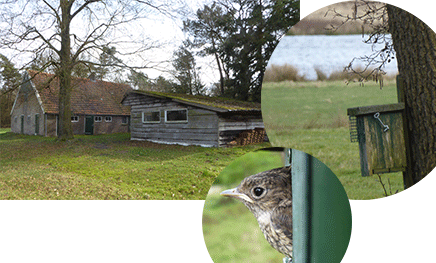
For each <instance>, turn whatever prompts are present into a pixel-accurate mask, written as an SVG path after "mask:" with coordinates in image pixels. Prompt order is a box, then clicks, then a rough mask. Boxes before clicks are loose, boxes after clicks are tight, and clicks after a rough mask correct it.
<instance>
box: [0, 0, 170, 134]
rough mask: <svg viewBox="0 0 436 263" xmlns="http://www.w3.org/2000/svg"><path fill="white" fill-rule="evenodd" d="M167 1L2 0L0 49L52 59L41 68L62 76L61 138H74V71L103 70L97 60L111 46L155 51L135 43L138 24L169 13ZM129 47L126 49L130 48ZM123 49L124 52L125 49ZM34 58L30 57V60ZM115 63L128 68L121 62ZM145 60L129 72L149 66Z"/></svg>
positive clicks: (141, 41)
mask: <svg viewBox="0 0 436 263" xmlns="http://www.w3.org/2000/svg"><path fill="white" fill-rule="evenodd" d="M167 4H169V3H168V2H166V1H164V2H162V1H154V0H114V1H103V0H58V1H56V0H42V1H32V0H19V1H10V0H0V5H1V6H2V11H1V13H0V25H1V28H0V43H1V44H0V47H3V48H9V49H10V50H13V51H15V52H16V54H18V55H19V56H20V59H21V60H27V63H26V64H24V66H29V65H31V64H32V61H33V60H34V59H38V58H41V57H43V56H45V57H46V58H47V57H48V58H49V59H47V60H46V61H45V62H44V64H43V65H42V66H41V70H44V69H47V68H52V69H53V71H54V72H55V76H56V77H58V78H59V82H60V91H59V93H60V94H59V130H58V137H59V138H60V139H63V140H67V139H71V138H72V137H73V132H72V127H71V105H70V100H71V99H70V98H71V90H72V86H71V75H72V72H73V69H74V68H75V67H76V66H78V65H82V66H85V67H90V66H91V65H93V66H104V65H101V64H100V63H99V60H98V59H95V60H93V61H91V60H84V58H92V57H95V58H98V54H101V53H102V52H103V51H104V50H105V49H107V47H108V46H111V47H116V50H117V51H118V50H123V53H121V52H119V53H120V55H129V54H136V55H137V57H139V56H140V54H141V53H142V52H143V51H146V50H149V49H151V48H154V47H156V46H158V45H156V42H153V41H151V40H149V39H148V40H145V41H144V38H139V39H134V36H133V34H132V33H131V32H133V31H136V32H138V27H139V26H140V24H139V23H137V24H136V25H134V27H135V28H134V29H132V27H133V25H132V23H133V22H137V21H140V20H141V19H146V18H147V17H148V16H149V15H150V14H151V13H152V12H162V13H169V10H170V9H169V8H167V7H168V5H167ZM126 44H128V45H127V46H128V48H126ZM121 47H123V48H121ZM29 54H30V55H31V58H27V57H28V56H29ZM117 62H119V63H118V64H117V65H111V66H120V67H121V66H128V65H126V64H124V63H122V61H121V60H120V61H117ZM149 66H150V65H148V64H147V63H146V62H141V64H140V65H136V66H133V65H129V67H130V68H136V69H139V68H146V67H149Z"/></svg>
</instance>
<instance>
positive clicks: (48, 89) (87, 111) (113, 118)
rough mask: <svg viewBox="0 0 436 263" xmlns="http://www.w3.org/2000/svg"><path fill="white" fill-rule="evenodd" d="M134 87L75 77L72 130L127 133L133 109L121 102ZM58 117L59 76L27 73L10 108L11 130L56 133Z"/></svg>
mask: <svg viewBox="0 0 436 263" xmlns="http://www.w3.org/2000/svg"><path fill="white" fill-rule="evenodd" d="M131 90H132V89H131V87H130V86H128V85H125V84H119V83H112V82H106V81H99V80H92V79H85V78H73V80H72V93H71V111H72V112H71V116H72V117H71V122H72V126H73V133H74V134H88V135H93V134H108V133H121V132H128V131H129V119H130V109H129V107H128V106H123V105H122V104H121V103H120V101H121V99H122V98H123V96H124V94H125V93H126V92H128V91H131ZM58 119H59V79H58V78H56V77H55V76H54V75H53V74H48V73H44V72H37V71H32V70H28V71H26V72H24V74H23V82H22V84H21V86H20V87H19V90H18V92H17V96H16V98H15V102H14V105H13V107H12V110H11V131H12V132H14V133H21V134H28V135H43V136H57V129H58Z"/></svg>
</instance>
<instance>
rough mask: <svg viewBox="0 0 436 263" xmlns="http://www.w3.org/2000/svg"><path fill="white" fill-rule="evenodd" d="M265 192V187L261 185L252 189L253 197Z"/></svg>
mask: <svg viewBox="0 0 436 263" xmlns="http://www.w3.org/2000/svg"><path fill="white" fill-rule="evenodd" d="M264 192H265V189H264V188H262V187H255V188H254V189H253V195H254V196H255V197H260V196H261V195H262V194H263V193H264Z"/></svg>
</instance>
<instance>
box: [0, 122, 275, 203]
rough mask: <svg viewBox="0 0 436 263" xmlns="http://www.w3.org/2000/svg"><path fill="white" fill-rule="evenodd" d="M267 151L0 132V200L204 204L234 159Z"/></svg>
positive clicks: (125, 136)
mask: <svg viewBox="0 0 436 263" xmlns="http://www.w3.org/2000/svg"><path fill="white" fill-rule="evenodd" d="M267 146H268V144H264V145H256V146H245V147H234V148H202V147H196V146H188V147H186V146H178V145H161V144H154V143H150V142H142V141H141V142H140V141H130V135H129V134H114V135H101V136H76V137H75V139H74V140H73V141H69V142H59V141H56V139H55V138H45V137H39V136H25V135H16V134H12V133H10V132H8V130H6V129H2V130H0V149H1V152H0V167H1V170H0V199H204V198H205V197H206V194H207V192H208V190H209V188H210V186H211V184H212V182H213V181H214V180H215V178H216V176H217V175H218V174H219V173H220V172H221V171H222V170H223V169H224V168H225V167H226V166H227V165H228V164H230V163H231V162H232V161H233V160H234V159H235V158H237V157H239V156H241V155H244V154H245V153H248V152H250V151H253V150H255V149H258V148H261V147H267Z"/></svg>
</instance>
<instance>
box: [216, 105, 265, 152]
mask: <svg viewBox="0 0 436 263" xmlns="http://www.w3.org/2000/svg"><path fill="white" fill-rule="evenodd" d="M258 128H264V125H263V121H262V116H260V115H259V114H258V115H255V114H238V115H230V114H229V113H227V114H221V115H220V117H219V125H218V134H219V146H226V145H228V144H229V143H230V142H232V141H234V140H235V139H236V138H237V137H238V135H239V134H240V133H242V132H244V131H248V130H254V129H258Z"/></svg>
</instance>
